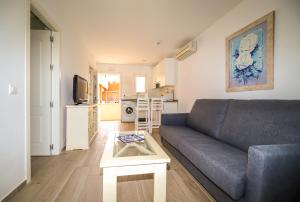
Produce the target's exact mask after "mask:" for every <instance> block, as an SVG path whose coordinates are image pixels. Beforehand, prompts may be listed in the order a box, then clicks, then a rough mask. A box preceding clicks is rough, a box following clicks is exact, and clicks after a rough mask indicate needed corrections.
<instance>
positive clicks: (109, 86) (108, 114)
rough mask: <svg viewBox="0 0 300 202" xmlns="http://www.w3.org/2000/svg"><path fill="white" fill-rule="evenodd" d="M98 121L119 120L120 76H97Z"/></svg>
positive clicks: (102, 74)
mask: <svg viewBox="0 0 300 202" xmlns="http://www.w3.org/2000/svg"><path fill="white" fill-rule="evenodd" d="M98 86H99V92H98V95H99V96H98V97H99V104H100V105H99V112H100V113H99V120H101V121H115V120H120V119H121V103H120V101H121V100H120V74H111V73H107V74H106V73H100V74H98Z"/></svg>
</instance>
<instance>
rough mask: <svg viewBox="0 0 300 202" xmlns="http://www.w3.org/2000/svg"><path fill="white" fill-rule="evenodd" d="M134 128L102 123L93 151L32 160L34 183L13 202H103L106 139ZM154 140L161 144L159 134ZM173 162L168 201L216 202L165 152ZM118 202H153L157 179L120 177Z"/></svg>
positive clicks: (17, 194) (92, 145)
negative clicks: (102, 167)
mask: <svg viewBox="0 0 300 202" xmlns="http://www.w3.org/2000/svg"><path fill="white" fill-rule="evenodd" d="M133 127H134V125H133V124H123V123H120V122H117V121H112V122H101V123H100V126H99V131H100V132H99V134H98V136H97V137H96V138H95V140H94V142H93V143H92V144H91V148H90V149H89V150H75V151H68V152H63V153H62V154H61V155H59V156H53V157H33V158H32V181H31V182H30V183H29V184H28V185H26V186H25V187H24V188H23V189H22V190H20V191H19V192H17V193H16V195H14V196H13V197H12V198H11V200H10V201H22V202H24V201H25V202H26V201H38V202H40V201H63V202H68V201H72V202H73V201H98V202H99V201H102V170H101V169H100V168H99V162H100V159H101V155H102V152H103V149H104V145H105V142H106V138H107V136H108V135H109V133H110V131H113V130H132V129H133ZM153 136H154V137H155V139H156V140H157V141H158V142H159V143H160V140H159V138H160V137H159V134H158V132H157V131H154V133H153ZM165 151H166V152H167V154H168V155H169V156H170V158H171V163H170V165H169V166H168V171H167V201H170V202H171V201H197V202H206V201H214V200H213V199H212V197H211V196H210V195H209V194H208V193H207V192H206V190H205V189H204V188H203V187H202V186H201V185H200V184H199V183H198V182H197V181H196V180H195V179H194V178H193V177H192V176H191V175H190V174H189V173H188V171H186V170H185V168H184V167H183V166H182V165H181V164H180V163H179V162H178V161H177V160H176V159H175V158H174V157H173V156H172V155H171V154H170V153H169V152H168V151H167V150H166V149H165ZM117 186H118V187H117V192H118V195H117V199H118V201H122V202H123V201H124V202H134V201H145V202H148V201H153V175H150V174H149V175H135V176H125V177H118V185H117Z"/></svg>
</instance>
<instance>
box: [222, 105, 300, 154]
mask: <svg viewBox="0 0 300 202" xmlns="http://www.w3.org/2000/svg"><path fill="white" fill-rule="evenodd" d="M218 139H220V140H222V141H224V142H227V143H229V144H231V145H234V146H236V147H238V148H240V149H242V150H244V151H247V150H248V148H249V146H252V145H268V144H284V143H296V142H300V101H299V100H297V101H291V100H290V101H288V100H231V101H230V103H229V105H228V111H227V115H226V119H225V121H224V126H223V128H222V131H221V132H220V135H219V137H218Z"/></svg>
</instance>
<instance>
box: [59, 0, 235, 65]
mask: <svg viewBox="0 0 300 202" xmlns="http://www.w3.org/2000/svg"><path fill="white" fill-rule="evenodd" d="M239 2H240V0H72V1H70V0H56V1H55V3H56V4H58V6H59V7H61V8H63V10H64V16H65V17H66V18H67V19H68V21H70V22H73V24H72V26H73V27H74V29H75V30H76V31H77V32H78V34H79V36H80V37H81V39H82V41H83V42H84V43H85V45H86V46H87V47H88V48H89V50H90V51H91V52H92V53H93V54H94V55H95V57H96V60H97V62H99V63H114V64H142V63H143V64H155V63H156V62H158V61H159V60H160V59H162V58H163V57H166V56H172V55H173V54H174V51H175V50H176V49H177V48H179V47H180V46H182V45H184V44H185V43H186V42H188V41H189V40H191V39H193V38H194V37H196V36H197V35H198V34H199V33H201V32H202V31H203V30H205V29H206V28H207V27H209V26H210V25H211V24H212V23H213V22H215V21H216V20H217V19H219V18H220V17H222V16H223V15H224V14H225V13H226V12H228V11H229V10H230V9H231V8H233V7H234V6H235V5H237V4H238V3H239ZM157 42H160V45H157Z"/></svg>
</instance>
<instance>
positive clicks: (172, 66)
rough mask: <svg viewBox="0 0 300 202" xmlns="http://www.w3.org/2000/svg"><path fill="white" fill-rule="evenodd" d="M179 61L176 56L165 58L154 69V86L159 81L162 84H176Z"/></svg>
mask: <svg viewBox="0 0 300 202" xmlns="http://www.w3.org/2000/svg"><path fill="white" fill-rule="evenodd" d="M176 77H177V61H176V59H175V58H165V59H163V60H162V61H161V62H159V63H158V64H157V65H156V66H155V67H154V68H153V70H152V78H153V87H154V88H155V83H157V82H159V83H160V86H173V85H176Z"/></svg>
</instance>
